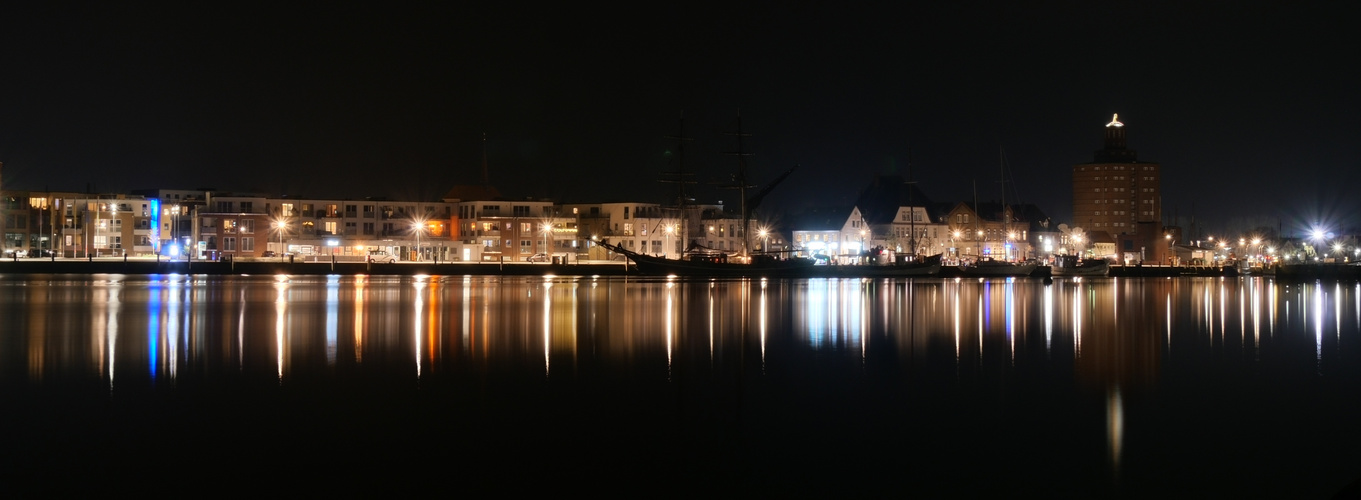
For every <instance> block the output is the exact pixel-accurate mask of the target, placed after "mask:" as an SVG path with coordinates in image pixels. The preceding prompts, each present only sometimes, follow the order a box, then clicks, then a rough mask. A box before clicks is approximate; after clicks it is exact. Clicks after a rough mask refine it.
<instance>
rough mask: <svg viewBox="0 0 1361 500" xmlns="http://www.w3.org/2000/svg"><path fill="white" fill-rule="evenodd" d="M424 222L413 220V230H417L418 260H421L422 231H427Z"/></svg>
mask: <svg viewBox="0 0 1361 500" xmlns="http://www.w3.org/2000/svg"><path fill="white" fill-rule="evenodd" d="M423 226H424V224H423V223H422V222H421V221H419V220H415V221H412V222H411V230H412V231H415V232H416V262H420V261H421V233H423V232H425V227H423Z"/></svg>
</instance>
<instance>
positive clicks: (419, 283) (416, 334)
mask: <svg viewBox="0 0 1361 500" xmlns="http://www.w3.org/2000/svg"><path fill="white" fill-rule="evenodd" d="M415 280H416V281H415V282H414V283H412V286H413V288H415V289H416V293H415V295H416V297H415V300H413V301H412V302H415V304H414V305H413V306H412V307H413V308H414V311H413V312H412V314H411V337H412V338H414V339H415V353H414V354H415V355H416V378H417V379H420V378H421V368H422V365H421V348H422V344H421V311H422V310H423V309H425V277H424V276H415Z"/></svg>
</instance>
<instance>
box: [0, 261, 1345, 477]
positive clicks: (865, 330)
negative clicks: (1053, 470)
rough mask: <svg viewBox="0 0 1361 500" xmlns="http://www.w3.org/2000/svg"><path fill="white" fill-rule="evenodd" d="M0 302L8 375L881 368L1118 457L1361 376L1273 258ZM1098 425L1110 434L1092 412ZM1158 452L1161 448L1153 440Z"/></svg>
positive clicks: (826, 395)
mask: <svg viewBox="0 0 1361 500" xmlns="http://www.w3.org/2000/svg"><path fill="white" fill-rule="evenodd" d="M0 317H3V318H5V320H6V321H4V322H3V323H0V375H2V376H3V379H0V382H3V383H4V384H6V385H7V386H13V385H14V384H18V385H26V386H42V385H43V384H47V383H49V382H52V381H71V380H82V379H94V380H97V381H98V382H99V383H100V384H101V386H102V387H106V388H107V390H108V391H110V392H112V393H114V394H117V393H119V392H120V391H123V390H125V389H127V388H145V387H157V386H158V385H164V386H174V385H176V383H178V382H180V381H181V380H183V379H193V380H199V381H201V380H205V379H213V378H216V377H226V376H238V375H242V376H253V375H263V376H265V377H267V378H268V379H269V380H271V381H272V382H271V383H274V384H276V385H280V386H283V385H287V384H289V383H290V382H291V381H294V380H298V379H316V378H322V379H326V378H351V379H358V380H371V379H372V377H374V376H375V375H374V374H381V376H382V377H391V378H395V379H407V380H412V381H416V382H419V383H420V384H425V383H426V382H429V381H433V382H447V380H449V379H460V380H461V379H475V380H484V381H485V380H499V379H505V378H511V379H513V378H517V377H521V376H524V375H530V376H531V378H532V379H534V380H538V381H541V382H544V383H548V382H554V381H562V380H571V381H591V383H595V384H604V385H609V384H617V383H621V382H619V381H621V380H629V381H637V380H644V381H648V380H655V381H658V382H659V383H663V384H671V386H672V387H675V388H676V389H675V390H674V394H685V392H684V391H683V390H682V388H688V387H694V386H703V387H706V390H714V389H713V388H714V387H720V388H723V389H722V390H738V391H741V392H743V393H745V392H748V391H749V392H760V391H770V392H769V393H764V394H765V397H764V398H759V397H757V398H751V399H746V398H736V399H737V401H738V403H734V404H733V405H734V406H736V407H738V408H741V409H742V410H743V411H738V412H733V413H734V414H736V415H739V417H734V418H739V419H740V418H748V417H746V415H748V413H745V412H752V413H758V414H760V415H764V416H767V417H769V418H776V417H778V418H787V417H788V415H789V413H787V412H784V411H773V412H772V413H775V414H776V415H769V414H766V413H759V412H758V411H757V410H756V409H755V408H757V407H758V403H757V402H760V403H759V404H772V405H773V404H775V403H772V402H771V401H783V402H784V403H783V404H785V405H787V407H781V408H783V409H790V410H798V411H799V412H812V413H816V412H818V411H824V412H831V411H833V410H832V408H839V407H841V406H846V403H847V400H846V399H845V398H847V397H848V396H846V394H864V393H866V392H867V391H871V389H873V390H874V391H882V392H873V394H874V396H875V398H882V401H880V400H879V399H875V402H874V404H873V405H870V406H873V407H875V409H876V411H884V412H887V414H891V415H896V416H899V417H903V418H906V416H910V415H917V414H920V413H921V412H928V413H929V412H931V411H944V410H939V409H938V408H952V411H956V413H950V414H949V418H962V419H966V420H968V419H980V418H985V417H980V416H978V415H986V416H988V417H986V418H993V417H992V415H997V416H996V418H997V419H998V420H997V421H994V420H986V419H985V420H984V422H985V423H999V424H1009V423H1011V422H1010V421H1011V420H1012V419H1018V418H1021V417H1018V415H1029V414H1031V413H1038V414H1039V415H1040V416H1039V417H1032V418H1034V420H1038V421H1047V420H1054V421H1056V422H1063V423H1065V424H1072V427H1074V429H1077V430H1075V431H1072V432H1074V433H1075V434H1074V435H1073V436H1068V437H1065V439H1073V440H1075V442H1078V443H1084V442H1090V443H1089V444H1090V445H1092V446H1100V447H1101V448H1104V449H1105V452H1104V457H1101V459H1102V460H1104V461H1105V462H1106V463H1107V465H1108V466H1109V472H1113V473H1115V474H1114V475H1115V476H1119V475H1120V474H1119V473H1120V471H1122V470H1123V468H1124V467H1126V465H1127V464H1130V463H1132V462H1137V461H1138V460H1137V458H1138V457H1140V455H1138V454H1137V453H1136V452H1135V450H1149V449H1157V448H1158V447H1159V445H1158V444H1153V443H1149V442H1147V440H1150V439H1158V438H1157V437H1156V436H1155V434H1157V433H1156V432H1154V431H1150V430H1147V429H1149V426H1151V425H1153V424H1152V423H1150V421H1149V419H1148V418H1147V416H1148V414H1149V413H1150V412H1151V411H1152V410H1150V409H1149V408H1150V407H1152V406H1153V405H1155V402H1156V401H1158V398H1159V397H1167V398H1170V397H1171V396H1166V395H1164V396H1157V395H1158V394H1160V393H1162V394H1169V393H1170V394H1179V393H1180V391H1182V390H1183V389H1182V387H1184V386H1188V385H1190V386H1197V384H1205V383H1206V382H1203V381H1204V380H1214V381H1219V382H1218V383H1224V384H1228V382H1223V380H1222V379H1223V378H1224V376H1223V374H1224V373H1234V374H1242V373H1247V374H1248V375H1249V376H1246V377H1244V378H1243V380H1247V381H1249V382H1250V383H1262V382H1261V381H1262V380H1264V379H1267V380H1273V379H1277V378H1279V379H1286V380H1292V381H1296V382H1298V381H1299V380H1302V379H1301V378H1300V375H1299V373H1300V372H1301V371H1304V372H1307V373H1308V374H1309V376H1310V377H1314V378H1312V379H1307V380H1315V379H1320V380H1321V379H1323V378H1324V377H1333V378H1332V379H1330V380H1332V382H1331V383H1333V384H1338V382H1337V381H1338V380H1341V381H1342V382H1341V385H1340V387H1343V388H1344V389H1345V390H1348V391H1354V390H1356V389H1361V383H1358V382H1361V381H1358V380H1357V378H1358V377H1356V370H1357V369H1356V368H1353V367H1355V366H1361V359H1358V357H1359V356H1361V355H1359V354H1358V353H1357V352H1354V351H1353V350H1351V349H1344V346H1350V344H1351V343H1353V342H1355V341H1356V339H1357V334H1358V330H1361V285H1356V284H1331V283H1329V284H1325V283H1308V284H1281V283H1277V282H1274V281H1273V280H1271V279H1264V278H1258V277H1248V278H1242V279H1219V278H1214V279H1209V278H1207V279H1086V280H1083V279H1071V280H1068V279H1060V280H1056V281H1055V282H1054V283H1053V284H1052V285H1044V284H1043V283H1040V282H1038V281H1028V280H1020V281H1015V280H968V279H965V280H895V279H810V280H773V281H767V280H677V279H663V280H637V279H594V278H569V277H536V278H522V277H515V278H510V277H507V278H483V277H441V276H418V277H410V278H396V277H370V276H325V277H300V276H261V277H221V278H208V277H201V276H178V275H168V276H151V277H146V276H96V277H88V278H86V277H33V278H16V277H13V276H7V277H0ZM603 379H608V380H609V381H608V382H602V380H603ZM582 383H584V382H582ZM728 383H733V384H735V386H736V389H733V388H732V387H729V386H726V385H725V384H728ZM1266 387H1267V388H1271V387H1273V386H1269V385H1268V386H1266ZM777 389H778V390H777ZM1262 389H1263V388H1262V387H1260V386H1248V388H1247V389H1232V390H1229V392H1230V393H1235V392H1236V393H1240V394H1242V393H1249V394H1251V393H1253V392H1252V391H1257V390H1262ZM687 390H688V389H687ZM722 390H718V391H717V392H718V393H719V394H722ZM771 393H773V394H775V395H774V396H772V395H771ZM706 394H708V393H706ZM935 394H948V395H951V396H949V397H943V396H942V397H939V398H938V399H931V398H933V397H936V396H932V395H935ZM1272 394H1276V393H1274V392H1273V393H1272ZM710 396H712V395H711V394H709V395H706V397H710ZM1217 396H1218V394H1207V395H1202V394H1196V395H1194V397H1192V396H1187V397H1186V399H1188V400H1190V399H1194V398H1196V397H1206V398H1212V397H1217ZM952 398H955V399H952ZM717 399H718V400H723V399H722V398H721V397H719V398H717ZM926 400H929V401H930V402H931V403H932V404H925V403H923V401H926ZM961 400H962V401H967V402H969V404H962V403H960V401H961ZM753 401H756V402H753ZM828 401H839V402H841V403H842V404H841V405H839V406H838V405H828V404H826V402H828ZM1037 401H1038V402H1037ZM1267 403H1268V404H1269V403H1271V402H1270V401H1267ZM875 405H879V406H875ZM951 405H956V406H951ZM1031 405H1039V408H1040V409H1035V408H1034V407H1033V406H1031ZM885 407H887V409H885ZM959 408H963V409H959ZM1051 408H1052V409H1051ZM1059 409H1064V411H1060V410H1059ZM1239 409H1243V408H1241V407H1240V408H1239ZM966 410H967V411H966ZM1202 410H1203V409H1202ZM1262 411H1266V410H1262ZM1028 412H1029V413H1028ZM795 413H797V412H795ZM1098 415H1099V416H1098ZM1141 417H1142V419H1141ZM750 418H755V417H750ZM821 418H824V419H830V418H831V417H825V416H824V417H821ZM848 418H849V417H848ZM942 420H948V419H942ZM1169 420H1170V419H1169ZM1022 421H1023V422H1024V419H1022ZM814 422H820V420H817V419H814ZM1031 423H1032V424H1033V423H1034V422H1031ZM1140 426H1143V427H1142V429H1145V430H1143V431H1140V430H1138V429H1141V427H1140ZM1094 428H1102V431H1101V434H1102V435H1101V436H1100V437H1099V438H1098V437H1097V436H1095V435H1092V433H1089V434H1083V433H1082V432H1084V431H1091V430H1094ZM904 432H905V431H904ZM926 432H931V431H930V430H926ZM955 437H956V438H958V436H955ZM1141 440H1144V442H1141ZM1163 444H1166V443H1163ZM1065 449H1067V450H1070V451H1071V452H1072V453H1077V454H1080V452H1081V451H1083V448H1082V447H1081V445H1073V447H1072V448H1065ZM1143 453H1144V454H1145V455H1143V457H1144V459H1145V460H1151V459H1149V458H1148V455H1149V454H1150V453H1153V452H1149V451H1143Z"/></svg>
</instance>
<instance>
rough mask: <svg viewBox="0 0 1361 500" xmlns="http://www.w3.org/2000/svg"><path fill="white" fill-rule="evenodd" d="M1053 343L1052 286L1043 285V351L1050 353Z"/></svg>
mask: <svg viewBox="0 0 1361 500" xmlns="http://www.w3.org/2000/svg"><path fill="white" fill-rule="evenodd" d="M1053 343H1054V287H1053V286H1052V285H1051V286H1047V287H1044V352H1045V354H1049V353H1050V349H1051V348H1052V347H1053Z"/></svg>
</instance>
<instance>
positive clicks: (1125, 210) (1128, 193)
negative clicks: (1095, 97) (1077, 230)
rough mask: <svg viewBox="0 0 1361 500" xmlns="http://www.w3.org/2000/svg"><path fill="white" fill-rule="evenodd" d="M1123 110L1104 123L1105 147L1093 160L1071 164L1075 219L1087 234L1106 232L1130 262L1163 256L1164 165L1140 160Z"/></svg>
mask: <svg viewBox="0 0 1361 500" xmlns="http://www.w3.org/2000/svg"><path fill="white" fill-rule="evenodd" d="M1126 129H1127V127H1126V126H1125V124H1124V123H1121V122H1120V121H1119V115H1116V116H1115V117H1112V118H1111V121H1110V123H1107V124H1106V126H1105V130H1104V131H1105V147H1104V148H1102V149H1100V150H1097V151H1096V153H1095V154H1094V155H1093V159H1092V162H1090V163H1079V164H1077V165H1074V166H1073V223H1074V225H1075V226H1077V227H1081V228H1083V229H1084V230H1086V231H1087V232H1088V233H1090V234H1093V235H1095V234H1096V233H1098V232H1104V233H1106V234H1108V235H1110V236H1111V237H1112V239H1113V240H1115V242H1116V248H1115V255H1117V257H1118V258H1120V259H1122V260H1126V261H1145V260H1154V261H1162V260H1165V257H1166V252H1167V249H1166V245H1161V244H1159V241H1160V240H1161V239H1162V237H1163V235H1162V227H1161V224H1162V168H1161V165H1159V164H1158V163H1156V162H1149V161H1140V160H1139V158H1138V154H1137V152H1136V151H1135V150H1133V149H1129V148H1128V147H1127V145H1126V141H1125V132H1126Z"/></svg>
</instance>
